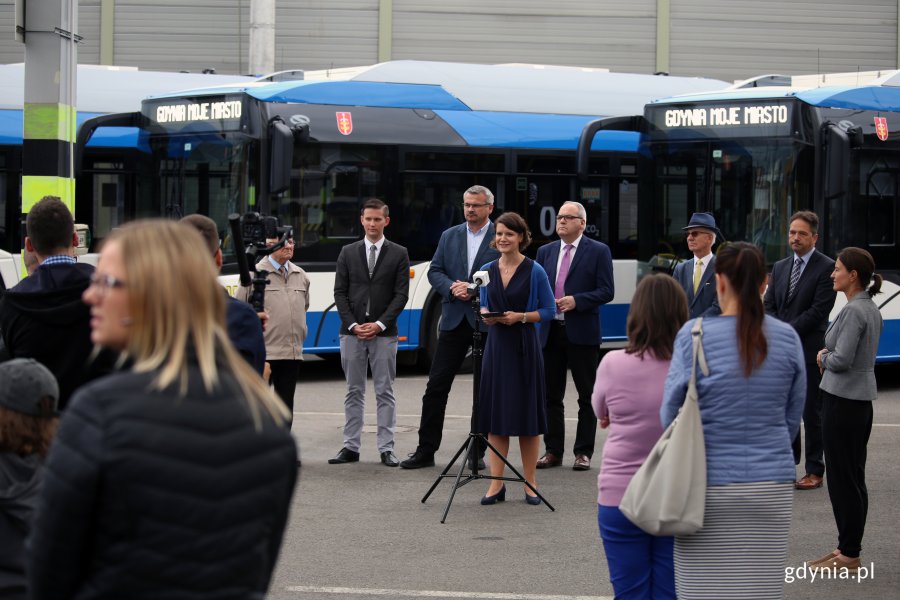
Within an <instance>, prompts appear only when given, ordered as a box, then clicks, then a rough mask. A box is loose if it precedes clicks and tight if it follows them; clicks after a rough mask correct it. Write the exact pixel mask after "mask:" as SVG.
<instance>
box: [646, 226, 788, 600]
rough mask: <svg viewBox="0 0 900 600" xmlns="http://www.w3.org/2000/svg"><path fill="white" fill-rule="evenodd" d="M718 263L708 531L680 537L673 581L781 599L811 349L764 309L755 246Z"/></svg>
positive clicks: (682, 357)
mask: <svg viewBox="0 0 900 600" xmlns="http://www.w3.org/2000/svg"><path fill="white" fill-rule="evenodd" d="M715 265H716V292H717V294H718V298H719V304H720V305H721V307H722V315H721V316H719V317H712V318H707V319H703V323H702V328H703V334H702V338H701V343H702V344H703V350H704V353H705V355H706V360H707V363H708V365H709V375H707V376H704V375H703V374H702V373H699V372H698V373H697V391H698V394H699V406H700V416H701V419H702V421H703V436H704V441H705V446H706V465H707V466H706V469H707V489H706V512H705V518H704V523H703V528H702V529H701V530H700V531H698V532H697V533H695V534H692V535H685V536H676V537H675V552H674V555H675V588H676V591H677V593H678V598H679V599H681V600H689V599H691V598H700V597H703V598H708V597H710V594H712V595H714V596H715V597H716V598H717V599H719V600H725V599H726V598H739V599H745V598H780V597H781V595H782V591H783V588H784V564H785V561H786V560H787V543H788V532H789V530H790V526H791V508H792V503H793V489H794V485H793V483H794V475H795V473H794V456H793V453H792V451H791V440H793V439H794V436H795V435H796V433H797V430H798V429H799V427H800V414H801V413H802V412H803V402H804V398H805V395H806V370H805V368H804V364H803V352H802V350H801V346H800V339H799V338H798V337H797V333H796V332H795V331H794V329H793V327H791V326H790V325H788V324H786V323H783V322H781V321H779V320H777V319H775V318H774V317H771V316H768V315H766V314H765V311H764V309H763V303H762V293H763V291H764V289H765V285H766V264H765V260H764V258H763V255H762V252H760V251H759V249H758V248H757V247H756V246H753V245H752V244H747V243H744V242H737V243H734V244H730V245H728V246H724V247H722V248H721V249H720V250H719V252H718V256H717V257H716V263H715ZM692 326H693V320H692V321H688V322H687V323H686V324H685V325H684V327H682V328H681V331H679V332H678V336H677V337H676V338H675V351H674V353H673V355H672V366H671V367H670V369H669V375H668V378H667V379H666V387H665V393H664V399H663V406H662V410H661V415H662V425H663V427H666V426H668V425H669V423H671V422H672V420H673V419H674V418H675V415H676V414H677V412H678V409H679V408H680V407H681V405H682V404H683V402H684V397H685V393H686V392H687V387H688V381H689V380H690V375H691V365H692V358H693V353H692V340H691V327H692ZM750 529H752V535H751V534H750V533H751V532H750Z"/></svg>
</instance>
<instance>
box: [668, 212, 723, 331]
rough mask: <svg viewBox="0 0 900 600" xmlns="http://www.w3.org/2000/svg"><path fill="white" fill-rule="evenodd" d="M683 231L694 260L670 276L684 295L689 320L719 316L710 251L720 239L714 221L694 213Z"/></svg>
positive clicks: (712, 260) (714, 259)
mask: <svg viewBox="0 0 900 600" xmlns="http://www.w3.org/2000/svg"><path fill="white" fill-rule="evenodd" d="M683 229H684V232H685V237H686V238H687V245H688V249H689V250H690V251H691V254H693V255H694V256H693V257H692V258H691V259H690V260H686V261H684V262H683V263H679V264H678V266H676V267H675V272H674V273H672V276H673V277H674V278H675V279H676V280H677V281H678V283H680V284H681V287H682V288H683V289H684V293H685V294H687V297H688V308H689V309H690V311H691V318H692V319H695V318H697V317H701V316H712V315H718V314H720V313H721V312H722V311H721V309H720V308H719V300H718V297H717V296H716V278H715V274H716V267H715V264H716V255H715V254H713V251H712V247H713V246H714V245H715V243H716V238H717V236H718V235H719V230H718V228H717V227H716V219H715V218H714V217H713V216H712V215H711V214H709V213H694V214H693V215H691V220H690V221H689V222H688V224H687V227H684V228H683Z"/></svg>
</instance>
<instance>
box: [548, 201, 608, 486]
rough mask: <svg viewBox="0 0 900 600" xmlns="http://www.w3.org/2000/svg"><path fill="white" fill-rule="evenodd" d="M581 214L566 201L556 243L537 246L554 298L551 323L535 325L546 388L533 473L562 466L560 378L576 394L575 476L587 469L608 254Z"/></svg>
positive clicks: (591, 449) (581, 210)
mask: <svg viewBox="0 0 900 600" xmlns="http://www.w3.org/2000/svg"><path fill="white" fill-rule="evenodd" d="M586 220H587V213H586V212H585V210H584V206H582V205H581V204H579V203H578V202H566V203H564V204H563V205H562V206H561V207H560V208H559V213H558V214H557V215H556V233H557V234H558V235H559V242H551V243H549V244H545V245H544V246H541V247H540V248H539V249H538V251H537V262H538V263H539V264H540V265H541V266H542V267H544V270H545V271H546V272H547V277H548V278H549V279H550V283H551V284H552V285H553V289H554V296H555V297H556V318H554V319H553V320H552V321H551V322H550V323H549V324H544V323H542V324H541V327H540V336H541V344H542V346H543V347H544V374H545V380H546V386H547V433H546V435H544V445H545V446H546V452H545V453H544V455H543V456H542V457H541V458H539V459H538V461H537V468H538V469H546V468H549V467H557V466H559V465H561V464H562V456H563V452H564V450H565V436H566V424H565V407H564V406H563V398H564V396H565V394H566V377H567V375H568V369H572V379H573V380H574V381H575V389H576V390H578V427H577V429H576V430H575V445H574V447H573V452H574V454H575V463H574V465H573V466H572V468H573V469H575V470H576V471H587V470H588V469H590V468H591V457H592V456H593V454H594V438H595V437H596V434H597V417H595V416H594V409H593V408H592V407H591V392H592V391H593V387H594V377H595V376H596V373H597V364H598V363H599V362H600V342H601V336H600V306H601V305H602V304H606V303H607V302H609V301H610V300H612V299H613V296H614V295H615V284H614V282H613V264H612V254H611V253H610V251H609V247H608V246H607V245H606V244H603V243H601V242H598V241H595V240H592V239H590V238H587V237H584V235H583V234H584V228H585V225H586V222H587V221H586Z"/></svg>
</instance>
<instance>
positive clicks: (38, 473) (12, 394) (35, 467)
mask: <svg viewBox="0 0 900 600" xmlns="http://www.w3.org/2000/svg"><path fill="white" fill-rule="evenodd" d="M58 400H59V385H58V384H57V382H56V378H55V377H53V373H51V372H50V370H49V369H47V367H45V366H44V365H42V364H41V363H39V362H37V361H36V360H34V359H31V358H16V359H13V360H10V361H7V362H4V363H0V598H7V599H12V600H16V599H19V598H21V599H25V598H28V589H27V583H26V578H25V537H26V536H27V535H28V533H29V531H30V530H31V516H32V514H33V513H34V509H35V506H36V504H37V497H38V493H39V491H40V487H41V482H42V481H43V478H44V469H43V463H44V457H45V456H46V455H47V450H48V449H49V448H50V441H51V440H52V439H53V435H54V433H55V432H56V424H57V418H56V404H57V402H58Z"/></svg>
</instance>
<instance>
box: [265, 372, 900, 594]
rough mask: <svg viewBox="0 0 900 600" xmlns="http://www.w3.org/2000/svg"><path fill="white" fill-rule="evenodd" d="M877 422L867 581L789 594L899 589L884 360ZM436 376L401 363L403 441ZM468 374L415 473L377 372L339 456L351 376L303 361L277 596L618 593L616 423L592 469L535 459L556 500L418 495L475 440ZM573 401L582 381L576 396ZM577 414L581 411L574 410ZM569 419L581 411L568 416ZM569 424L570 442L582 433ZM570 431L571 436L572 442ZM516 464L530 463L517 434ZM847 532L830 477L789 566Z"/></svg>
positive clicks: (811, 494)
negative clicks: (612, 543)
mask: <svg viewBox="0 0 900 600" xmlns="http://www.w3.org/2000/svg"><path fill="white" fill-rule="evenodd" d="M878 375H879V398H878V401H877V402H876V405H875V427H874V428H873V431H872V436H871V439H870V442H869V460H868V468H867V481H868V485H869V499H870V503H869V517H868V524H867V529H866V536H865V539H864V541H863V554H862V558H863V561H864V563H865V564H869V563H874V575H873V576H872V577H871V578H870V579H868V580H866V581H815V582H810V581H809V580H805V581H801V580H796V581H794V582H793V583H790V584H786V585H785V598H789V599H816V600H818V599H819V598H828V599H829V600H834V599H843V598H852V599H854V600H862V599H867V598H877V599H883V600H887V599H888V598H897V597H898V592H897V590H898V589H900V535H898V530H900V526H898V518H897V514H898V509H900V494H898V491H900V460H898V458H900V455H898V448H900V444H898V442H900V366H896V367H891V368H889V369H885V370H879V373H878ZM425 382H426V376H425V375H423V374H421V373H419V372H416V371H414V370H405V371H401V372H400V373H399V374H398V378H397V381H396V383H395V393H396V395H397V407H398V418H397V435H396V453H397V455H398V457H400V458H401V459H403V458H406V454H407V453H410V452H412V451H413V450H414V449H415V446H416V440H417V435H416V431H417V427H418V423H419V414H420V411H421V398H422V393H423V391H424V389H425ZM471 387H472V376H471V375H459V376H458V377H457V379H456V382H455V384H454V388H453V391H452V393H451V396H450V403H449V405H448V408H447V420H446V424H445V427H444V443H443V445H442V447H441V451H440V452H439V453H438V456H437V460H438V466H437V467H435V468H430V469H428V468H426V469H420V470H414V471H407V470H403V469H399V468H388V467H385V466H383V465H382V464H381V463H380V462H379V458H378V452H377V450H376V448H375V447H374V443H375V433H374V432H375V428H374V425H375V418H374V406H375V402H374V396H373V392H372V390H371V381H370V385H369V392H368V396H367V398H368V399H369V401H368V402H367V406H366V418H367V425H366V433H365V434H364V436H363V448H362V457H361V460H360V462H359V463H355V464H347V465H329V464H327V459H328V458H331V457H332V456H333V455H334V454H335V453H337V451H338V450H339V449H340V448H341V442H342V431H341V430H342V427H343V421H344V416H343V395H344V381H343V376H342V373H341V370H340V367H339V366H337V365H336V364H334V363H330V362H325V361H309V362H307V363H305V364H304V366H303V371H302V379H301V383H300V385H299V386H298V390H297V405H296V411H297V412H296V413H295V416H294V433H295V435H296V436H297V437H298V439H299V440H300V444H301V449H302V459H303V467H302V469H301V470H300V478H299V483H298V486H297V490H296V492H295V495H294V501H293V509H292V512H291V516H290V523H289V527H288V531H287V533H286V536H285V540H284V545H283V547H282V551H281V557H280V561H279V565H278V568H277V570H276V572H275V576H274V578H273V582H272V585H271V588H270V593H269V598H272V599H276V600H337V599H342V600H369V599H371V598H378V597H388V598H399V599H401V600H407V599H414V598H437V599H440V600H444V599H453V598H465V599H476V600H481V599H493V600H539V599H540V600H605V599H608V598H609V599H611V598H612V596H613V590H612V586H611V585H610V583H609V573H608V571H607V568H606V561H605V558H604V555H603V552H602V550H601V545H600V542H599V537H598V533H597V518H596V510H597V504H596V502H597V487H596V483H597V473H598V468H599V464H600V453H601V449H602V445H603V441H604V439H605V437H606V434H605V432H603V431H600V432H598V439H597V452H596V454H595V457H594V461H593V462H594V464H593V465H592V468H591V470H590V471H588V472H576V471H573V470H572V469H571V462H572V458H573V457H572V456H571V454H569V455H567V456H566V457H565V463H564V466H563V467H559V468H555V469H550V470H545V471H538V484H539V487H540V490H541V492H542V493H543V494H545V495H546V497H547V498H548V500H550V502H551V503H552V504H553V505H554V507H555V508H556V511H555V512H551V511H550V510H549V509H548V508H547V507H546V506H544V505H541V506H529V505H527V504H526V503H525V501H524V499H523V491H522V488H521V486H520V485H510V486H508V488H509V489H508V495H507V501H506V502H505V503H502V504H497V505H494V506H484V507H483V506H481V505H480V504H479V499H480V498H481V496H482V495H483V494H484V492H485V490H486V488H487V482H484V481H477V482H473V483H471V484H469V485H467V486H465V487H463V488H461V489H460V490H459V491H458V492H457V494H456V498H455V499H454V501H453V504H452V507H451V509H450V513H449V515H448V518H447V522H446V523H445V524H441V523H440V519H441V515H442V512H443V510H444V507H445V506H446V503H447V498H448V496H449V493H450V489H451V486H450V482H449V480H448V481H445V482H443V483H441V485H440V486H439V487H438V488H437V490H436V491H435V492H434V494H432V496H431V498H429V500H428V502H427V503H424V504H423V503H422V502H421V499H422V496H423V495H424V494H425V492H426V491H427V490H428V488H429V486H430V485H431V484H432V482H433V481H434V480H435V478H436V477H437V476H438V475H439V473H440V470H441V468H442V466H443V465H445V464H446V463H447V462H449V460H450V459H451V457H452V455H453V453H454V452H455V451H456V450H457V449H458V448H459V446H460V445H461V444H462V443H463V442H464V441H465V439H466V434H467V433H468V428H469V416H468V415H469V412H470V407H471ZM566 398H567V402H568V406H573V405H574V404H575V396H574V387H573V386H572V385H571V382H570V389H569V391H568V393H567V395H566ZM569 414H574V411H570V413H569ZM567 431H569V432H571V431H574V421H573V420H571V419H567ZM571 439H572V438H571V435H570V436H569V437H568V440H571ZM567 443H569V444H570V443H571V442H570V441H569V442H567ZM510 460H511V461H512V463H513V464H520V459H519V455H518V448H517V445H516V443H515V441H513V444H512V449H511V452H510ZM835 544H836V530H835V525H834V519H833V517H832V513H831V506H830V504H829V501H828V494H827V492H826V491H825V489H824V487H823V488H822V489H820V490H815V491H805V492H796V495H795V504H794V520H793V525H792V527H791V537H790V547H789V552H788V566H794V567H799V566H800V565H801V564H802V563H803V561H804V560H806V559H810V558H814V557H818V556H821V555H823V554H825V553H826V552H828V551H829V550H831V549H833V548H834V547H835Z"/></svg>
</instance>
